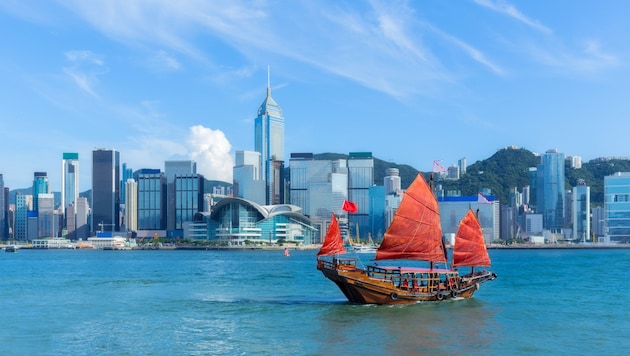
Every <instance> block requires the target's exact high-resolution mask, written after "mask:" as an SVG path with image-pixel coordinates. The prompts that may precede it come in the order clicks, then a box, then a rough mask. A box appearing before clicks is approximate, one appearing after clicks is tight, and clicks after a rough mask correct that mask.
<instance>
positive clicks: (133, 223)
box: [125, 178, 138, 231]
mask: <svg viewBox="0 0 630 356" xmlns="http://www.w3.org/2000/svg"><path fill="white" fill-rule="evenodd" d="M125 193H126V195H127V196H126V197H125V202H126V203H125V226H126V227H127V231H137V230H138V183H137V182H136V181H135V180H133V178H128V179H127V181H126V182H125Z"/></svg>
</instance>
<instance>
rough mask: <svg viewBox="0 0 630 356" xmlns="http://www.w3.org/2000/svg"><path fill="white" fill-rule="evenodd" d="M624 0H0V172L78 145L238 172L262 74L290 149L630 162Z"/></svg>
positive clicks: (19, 179)
mask: <svg viewBox="0 0 630 356" xmlns="http://www.w3.org/2000/svg"><path fill="white" fill-rule="evenodd" d="M628 13H630V2H628V1H624V0H617V1H607V0H603V1H575V0H554V1H542V0H533V1H532V0H527V1H525V0H523V1H503V0H455V1H443V0H423V1H395V0H391V1H389V0H388V1H358V0H357V1H355V0H347V1H344V0H330V1H328V0H318V1H310V0H309V1H298V0H296V1H279V0H254V1H240V0H226V1H222V0H213V1H205V0H199V1H195V0H188V1H187V0H182V1H171V0H102V1H101V0H90V1H83V0H59V1H54V0H50V1H22V0H0V33H1V34H2V35H1V36H0V77H1V78H2V84H0V127H1V129H0V174H2V175H3V178H4V185H5V187H9V188H10V189H17V188H27V187H30V186H31V185H32V181H33V173H34V172H36V171H44V172H47V173H48V177H49V182H50V186H51V190H52V191H60V190H61V159H62V154H63V152H78V153H79V162H80V177H81V178H80V191H85V190H88V189H91V169H92V151H93V150H94V149H95V148H108V149H115V150H118V151H119V152H120V157H121V163H126V164H127V166H128V167H129V168H132V169H133V170H137V169H141V168H159V169H162V170H163V169H164V161H166V160H174V159H193V160H195V161H196V162H197V171H198V173H201V174H203V175H204V176H205V177H206V178H208V179H214V180H222V181H227V182H231V181H232V166H233V163H234V153H235V151H238V150H254V119H255V117H256V114H257V110H258V107H259V106H260V104H261V103H262V102H263V100H264V99H265V95H266V88H267V85H268V79H269V83H270V86H271V90H272V96H273V98H274V99H275V100H276V101H277V102H278V104H279V105H280V106H281V108H282V110H283V114H284V118H285V153H286V157H285V161H286V162H287V165H288V161H289V155H290V153H296V152H312V153H325V152H334V153H345V154H347V153H349V152H357V151H369V152H372V154H373V156H374V157H376V158H379V159H383V160H386V161H391V162H395V163H398V164H407V165H410V166H412V167H414V168H416V169H418V170H421V171H425V172H426V171H431V169H432V167H433V161H436V160H437V161H438V162H440V163H441V164H442V165H443V166H445V167H447V166H450V165H453V164H456V163H457V161H458V160H459V159H461V158H463V157H465V158H466V160H467V162H468V164H472V163H474V162H476V161H478V160H483V159H486V158H488V157H490V156H492V155H493V154H494V153H495V152H496V151H497V150H498V149H501V148H503V147H507V146H518V147H522V148H525V149H528V150H530V151H532V152H537V153H543V152H545V151H547V150H548V149H557V150H558V151H559V152H562V153H564V154H566V155H572V156H581V157H582V159H583V160H584V161H589V160H591V159H595V158H599V157H627V156H630V154H629V152H628V151H629V144H628V137H629V133H630V124H629V123H628V122H629V121H628V119H629V118H630V90H629V89H630V70H629V66H628V64H629V63H630V61H628V58H629V57H630V21H628V20H627V14H628Z"/></svg>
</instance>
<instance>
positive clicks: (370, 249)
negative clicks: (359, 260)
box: [352, 244, 376, 253]
mask: <svg viewBox="0 0 630 356" xmlns="http://www.w3.org/2000/svg"><path fill="white" fill-rule="evenodd" d="M352 249H353V250H354V252H356V253H376V246H374V245H356V244H355V245H352Z"/></svg>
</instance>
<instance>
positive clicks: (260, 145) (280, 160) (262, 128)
mask: <svg viewBox="0 0 630 356" xmlns="http://www.w3.org/2000/svg"><path fill="white" fill-rule="evenodd" d="M254 148H255V150H256V152H260V156H261V170H260V171H261V173H262V177H263V179H264V180H265V184H266V192H265V200H266V204H268V205H271V204H281V203H284V184H283V182H282V180H283V178H284V177H283V176H282V171H283V170H284V117H283V116H282V109H281V108H280V106H279V105H278V103H276V101H275V100H274V99H273V98H272V97H271V86H270V80H269V74H267V97H266V98H265V100H264V101H263V103H262V104H261V105H260V108H258V116H257V117H256V119H255V121H254Z"/></svg>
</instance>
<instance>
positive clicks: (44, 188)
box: [33, 172, 50, 211]
mask: <svg viewBox="0 0 630 356" xmlns="http://www.w3.org/2000/svg"><path fill="white" fill-rule="evenodd" d="M48 189H49V187H48V174H47V173H46V172H35V173H34V177H33V211H38V208H39V206H38V202H37V196H38V195H39V194H48V193H50V192H49V190H48Z"/></svg>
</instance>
